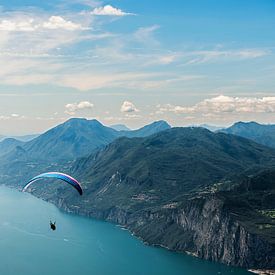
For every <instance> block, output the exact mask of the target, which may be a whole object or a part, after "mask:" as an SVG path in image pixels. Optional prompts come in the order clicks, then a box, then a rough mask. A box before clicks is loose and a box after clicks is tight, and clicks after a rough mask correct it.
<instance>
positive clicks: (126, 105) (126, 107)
mask: <svg viewBox="0 0 275 275" xmlns="http://www.w3.org/2000/svg"><path fill="white" fill-rule="evenodd" d="M120 111H121V112H122V113H133V112H139V110H138V109H137V108H136V106H135V105H134V104H133V103H132V102H130V101H124V102H123V104H122V105H121V108H120Z"/></svg>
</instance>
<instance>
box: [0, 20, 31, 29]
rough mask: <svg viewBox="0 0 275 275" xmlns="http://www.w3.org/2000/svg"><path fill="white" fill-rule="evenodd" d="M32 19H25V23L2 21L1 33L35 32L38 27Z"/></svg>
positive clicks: (0, 24) (0, 25)
mask: <svg viewBox="0 0 275 275" xmlns="http://www.w3.org/2000/svg"><path fill="white" fill-rule="evenodd" d="M33 23H34V20H33V19H32V18H28V19H25V20H24V21H13V20H2V21H0V31H7V32H12V31H25V32H28V31H34V30H35V29H36V26H35V25H34V24H33Z"/></svg>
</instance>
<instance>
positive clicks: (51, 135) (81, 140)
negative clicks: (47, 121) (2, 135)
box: [0, 118, 170, 161]
mask: <svg viewBox="0 0 275 275" xmlns="http://www.w3.org/2000/svg"><path fill="white" fill-rule="evenodd" d="M169 128H170V125H169V124H167V123H166V122H164V121H157V122H154V123H152V124H149V125H147V126H144V127H142V128H140V129H138V130H133V131H116V130H114V129H112V128H110V127H107V126H104V125H103V124H101V123H100V122H99V121H97V120H87V119H84V118H83V119H81V118H73V119H70V120H68V121H66V122H64V123H62V124H60V125H58V126H56V127H54V128H52V129H50V130H48V131H47V132H45V133H43V134H41V135H40V136H38V137H36V138H34V139H32V140H30V141H28V142H25V143H24V142H21V141H17V140H15V139H12V140H11V139H8V140H4V141H2V142H0V156H1V155H2V156H3V155H4V156H3V157H4V158H6V159H9V160H11V159H18V154H19V155H20V158H22V156H21V155H25V156H26V158H29V159H32V160H40V159H45V160H47V161H68V160H73V159H76V158H78V157H81V156H84V155H88V154H90V153H91V152H92V151H93V150H95V149H98V148H100V147H103V146H105V145H107V144H109V143H110V142H112V141H113V140H115V139H117V138H119V137H121V136H128V137H135V136H138V137H144V136H148V135H151V134H153V133H157V132H159V131H162V130H166V129H169ZM7 153H9V154H8V155H5V154H7Z"/></svg>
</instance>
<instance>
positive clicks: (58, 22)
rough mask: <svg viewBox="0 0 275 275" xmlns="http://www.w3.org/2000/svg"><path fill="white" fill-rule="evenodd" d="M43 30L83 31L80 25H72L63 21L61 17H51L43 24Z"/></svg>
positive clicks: (70, 22)
mask: <svg viewBox="0 0 275 275" xmlns="http://www.w3.org/2000/svg"><path fill="white" fill-rule="evenodd" d="M42 26H43V28H45V29H64V30H68V31H75V30H83V29H85V28H84V27H82V26H81V24H77V23H73V22H72V21H69V20H65V19H64V18H63V17H61V16H51V17H50V18H49V20H48V21H46V22H44V23H43V25H42Z"/></svg>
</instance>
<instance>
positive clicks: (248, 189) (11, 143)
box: [0, 119, 275, 268]
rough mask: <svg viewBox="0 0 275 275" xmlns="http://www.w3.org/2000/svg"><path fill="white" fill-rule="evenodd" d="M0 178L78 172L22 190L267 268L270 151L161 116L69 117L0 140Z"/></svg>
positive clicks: (274, 165) (186, 246) (160, 238)
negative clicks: (67, 180) (138, 124)
mask: <svg viewBox="0 0 275 275" xmlns="http://www.w3.org/2000/svg"><path fill="white" fill-rule="evenodd" d="M0 164H1V165H0V183H1V184H6V185H9V186H13V187H16V188H19V189H22V187H23V186H24V183H25V182H27V180H28V179H30V178H31V177H33V176H34V175H36V174H38V173H41V172H45V171H53V170H57V171H63V172H67V173H69V174H71V175H72V176H74V177H76V178H77V179H78V180H80V182H81V184H82V187H83V190H84V192H83V196H81V197H80V196H78V195H77V194H76V193H75V192H74V190H72V188H70V187H69V186H67V185H66V184H62V183H60V184H45V185H44V184H38V185H36V184H34V185H32V186H31V188H30V189H29V191H30V192H31V193H33V194H34V195H36V196H38V197H40V198H42V199H44V200H47V201H49V202H52V203H54V204H56V205H57V206H58V207H59V208H61V209H63V210H65V211H67V212H70V213H76V214H81V215H85V216H88V217H94V218H98V219H103V220H107V221H111V222H115V223H118V224H120V225H121V226H123V227H125V228H127V229H129V230H130V231H131V232H132V233H133V234H135V235H137V236H138V237H140V238H142V239H143V240H144V241H145V242H146V243H148V244H151V245H159V246H165V247H167V248H169V249H172V250H175V251H181V252H183V251H185V252H188V253H192V254H193V255H196V256H198V257H201V258H204V259H209V260H214V261H220V262H223V263H226V264H230V265H236V266H242V267H245V268H275V237H274V236H275V221H274V219H275V214H274V213H275V212H274V211H275V210H274V209H275V205H274V201H275V189H274V186H275V182H274V181H275V177H274V175H275V149H272V148H270V147H267V146H265V145H262V144H259V143H257V142H255V141H253V140H252V139H247V138H244V137H240V136H238V135H235V134H232V133H230V134H227V133H224V132H211V131H209V130H207V129H205V128H201V127H178V128H171V127H170V126H169V125H168V124H167V123H166V122H165V121H158V122H154V123H152V124H150V125H147V126H145V127H143V128H141V129H138V130H132V131H128V130H127V131H124V130H121V131H117V130H114V129H112V128H110V127H106V126H104V125H102V124H101V123H100V122H98V121H96V120H86V119H71V120H68V121H66V122H65V123H63V124H61V125H58V126H56V127H55V128H53V129H50V130H49V131H47V132H46V133H44V134H42V135H40V136H39V137H37V138H35V139H33V140H31V141H29V142H21V141H17V140H14V139H10V140H5V141H3V142H1V143H0Z"/></svg>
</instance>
